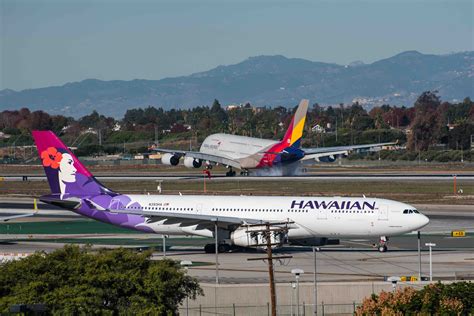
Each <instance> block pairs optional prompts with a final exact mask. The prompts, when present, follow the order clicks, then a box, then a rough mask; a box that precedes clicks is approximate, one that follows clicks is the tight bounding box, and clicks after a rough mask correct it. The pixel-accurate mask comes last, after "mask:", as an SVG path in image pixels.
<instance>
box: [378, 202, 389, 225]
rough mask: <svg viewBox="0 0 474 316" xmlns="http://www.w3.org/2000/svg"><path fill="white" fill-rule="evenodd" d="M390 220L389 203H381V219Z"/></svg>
mask: <svg viewBox="0 0 474 316" xmlns="http://www.w3.org/2000/svg"><path fill="white" fill-rule="evenodd" d="M387 220H388V205H380V207H379V221H387Z"/></svg>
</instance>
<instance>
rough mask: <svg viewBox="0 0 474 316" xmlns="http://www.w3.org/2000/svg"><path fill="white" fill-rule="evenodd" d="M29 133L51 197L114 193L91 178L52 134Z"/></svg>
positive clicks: (45, 132) (85, 169)
mask: <svg viewBox="0 0 474 316" xmlns="http://www.w3.org/2000/svg"><path fill="white" fill-rule="evenodd" d="M32 133H33V139H34V140H35V144H36V148H37V149H38V155H39V156H40V159H41V162H42V164H43V167H44V171H45V173H46V177H47V178H48V183H49V186H50V188H51V192H52V193H53V194H60V195H61V196H64V195H66V194H68V195H72V196H78V195H79V196H92V195H98V194H104V193H113V192H112V191H110V190H109V189H107V188H106V187H105V186H104V185H102V184H101V183H100V182H99V181H98V180H97V179H95V178H94V176H93V175H92V174H91V173H90V172H89V170H87V168H86V167H85V166H84V165H83V164H82V163H81V162H80V161H79V160H78V159H77V158H76V156H75V155H74V154H73V153H72V151H71V150H70V149H69V148H68V147H67V146H66V145H64V143H63V142H62V141H61V140H60V139H59V138H58V137H57V136H56V135H55V134H54V133H53V132H52V131H33V132H32Z"/></svg>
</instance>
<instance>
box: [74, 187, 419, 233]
mask: <svg viewBox="0 0 474 316" xmlns="http://www.w3.org/2000/svg"><path fill="white" fill-rule="evenodd" d="M127 198H128V199H129V201H130V202H129V203H128V204H127V205H123V204H121V203H115V202H114V201H119V200H120V196H119V197H118V198H114V199H112V200H111V201H110V205H109V208H108V209H107V211H110V212H112V213H113V212H114V211H130V212H133V211H146V212H148V213H153V212H160V213H167V212H169V213H179V214H189V215H207V216H210V217H214V218H216V219H217V221H218V218H219V217H235V218H239V219H242V221H243V222H245V221H246V220H259V221H262V222H266V221H273V222H293V223H294V224H293V225H292V226H293V228H292V229H290V230H289V234H288V236H289V238H290V239H291V238H307V237H337V238H341V237H349V238H350V237H371V236H382V235H383V236H392V235H400V234H404V233H407V232H411V231H414V230H417V229H419V228H420V227H423V226H425V225H426V224H427V223H428V219H427V217H426V216H424V215H422V214H419V213H415V212H410V213H404V211H405V210H414V209H415V208H414V207H412V206H410V205H408V204H405V203H400V202H396V201H392V200H386V199H372V198H353V197H349V198H346V197H307V196H306V197H278V196H200V195H194V196H192V195H189V196H176V195H127ZM76 212H78V213H81V211H80V210H77V211H76ZM82 215H86V216H89V215H88V214H82ZM129 216H137V217H141V216H139V215H129ZM89 217H91V216H89ZM92 217H93V216H92ZM93 218H94V217H93ZM141 218H142V220H141V221H142V223H141V224H139V225H136V227H135V228H136V229H138V230H142V231H143V230H145V231H152V232H155V233H158V234H169V235H198V236H204V237H212V236H213V230H212V229H209V228H208V227H201V225H199V223H198V222H199V221H198V220H194V221H193V220H189V221H186V220H184V222H183V221H173V220H169V219H167V218H162V219H160V216H157V217H156V219H154V220H153V221H150V220H149V218H147V217H141ZM96 219H99V220H100V218H96ZM134 222H138V220H136V221H135V220H134ZM186 222H187V223H186ZM128 228H131V227H128Z"/></svg>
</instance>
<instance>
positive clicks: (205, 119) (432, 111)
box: [0, 91, 474, 152]
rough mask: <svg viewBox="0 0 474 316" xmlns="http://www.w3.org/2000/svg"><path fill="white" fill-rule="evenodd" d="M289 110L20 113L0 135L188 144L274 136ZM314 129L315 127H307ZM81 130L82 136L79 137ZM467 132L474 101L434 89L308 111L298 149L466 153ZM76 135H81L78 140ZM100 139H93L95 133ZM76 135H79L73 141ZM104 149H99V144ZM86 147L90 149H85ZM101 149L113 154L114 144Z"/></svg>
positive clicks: (21, 139)
mask: <svg viewBox="0 0 474 316" xmlns="http://www.w3.org/2000/svg"><path fill="white" fill-rule="evenodd" d="M295 110H296V105H295V107H293V108H290V109H287V108H284V107H276V108H268V107H261V108H258V107H253V106H251V105H250V104H246V105H244V106H238V107H235V108H233V109H224V108H223V107H222V106H221V104H220V103H219V101H218V100H215V101H214V103H213V104H212V105H211V106H210V107H208V106H202V107H195V108H193V109H171V110H168V111H166V110H164V109H162V108H155V107H147V108H144V109H142V108H137V109H129V110H127V112H126V113H125V115H124V117H123V118H122V119H120V120H116V119H114V118H112V117H107V116H105V115H101V114H99V113H97V112H96V111H93V112H92V113H91V114H90V115H86V116H84V117H81V118H79V119H74V118H72V117H65V116H62V115H49V114H48V113H46V112H43V111H34V112H31V111H30V110H28V109H26V108H24V109H21V110H19V111H3V112H1V113H0V131H2V132H3V133H5V134H8V135H12V137H10V138H8V139H3V140H1V141H2V142H3V144H12V143H13V142H15V143H16V145H21V144H25V143H30V144H31V136H30V135H31V130H35V129H41V130H46V129H50V130H53V131H54V132H56V133H58V134H60V135H62V137H63V138H64V139H65V140H66V141H68V142H69V143H70V144H71V143H76V145H78V144H79V145H80V146H79V147H81V146H82V147H84V146H95V147H93V148H100V147H97V145H98V143H99V141H100V142H101V144H102V145H103V146H101V147H103V148H102V149H104V148H105V147H107V146H108V145H110V144H121V143H127V142H135V141H149V142H153V141H155V139H158V140H159V141H160V142H165V141H167V140H168V141H169V140H179V139H183V140H184V139H194V140H195V142H196V143H200V142H201V141H202V140H203V139H204V138H205V137H206V136H207V135H209V134H211V133H215V132H224V133H230V134H239V135H246V136H253V137H261V138H269V139H279V138H282V137H283V135H284V133H285V130H286V128H287V126H288V124H289V122H290V120H291V117H292V115H293V113H294V111H295ZM316 125H319V126H320V128H319V129H314V130H315V131H312V130H311V129H312V127H315V126H316ZM86 131H88V132H86ZM473 134H474V102H472V101H471V100H470V99H469V98H466V99H464V100H463V101H462V102H459V103H454V104H452V103H449V102H441V100H440V98H439V97H438V96H437V95H436V93H434V92H430V91H428V92H424V93H423V94H421V95H420V96H419V98H418V99H417V101H416V102H415V104H414V105H413V106H412V107H404V106H402V107H397V106H390V105H383V106H380V107H374V108H372V109H371V110H370V111H366V110H365V109H364V107H363V106H361V105H360V104H358V103H354V104H351V105H344V104H340V105H339V106H335V107H333V106H329V107H322V106H319V105H318V104H314V105H313V106H312V107H311V108H310V110H309V111H308V116H307V123H306V127H305V136H304V143H303V145H304V146H313V147H315V146H337V145H350V144H363V143H370V142H379V141H380V142H387V141H395V140H399V142H400V143H406V144H407V148H408V150H410V151H426V150H428V149H430V148H433V146H435V145H439V144H441V145H444V147H446V148H450V149H465V150H466V149H468V148H470V142H471V139H470V137H471V135H473ZM81 135H83V137H82V138H81ZM99 135H100V136H99ZM78 138H81V140H80V141H78ZM104 146H105V147H104ZM91 148H92V147H91ZM108 148H109V149H108V150H107V151H110V152H113V151H120V150H122V149H121V148H119V147H118V146H115V147H114V146H112V147H110V146H109V147H108Z"/></svg>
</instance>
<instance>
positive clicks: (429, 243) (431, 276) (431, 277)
mask: <svg viewBox="0 0 474 316" xmlns="http://www.w3.org/2000/svg"><path fill="white" fill-rule="evenodd" d="M425 246H426V247H430V281H433V260H432V251H431V248H432V247H436V244H435V243H432V242H428V243H426V244H425Z"/></svg>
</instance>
